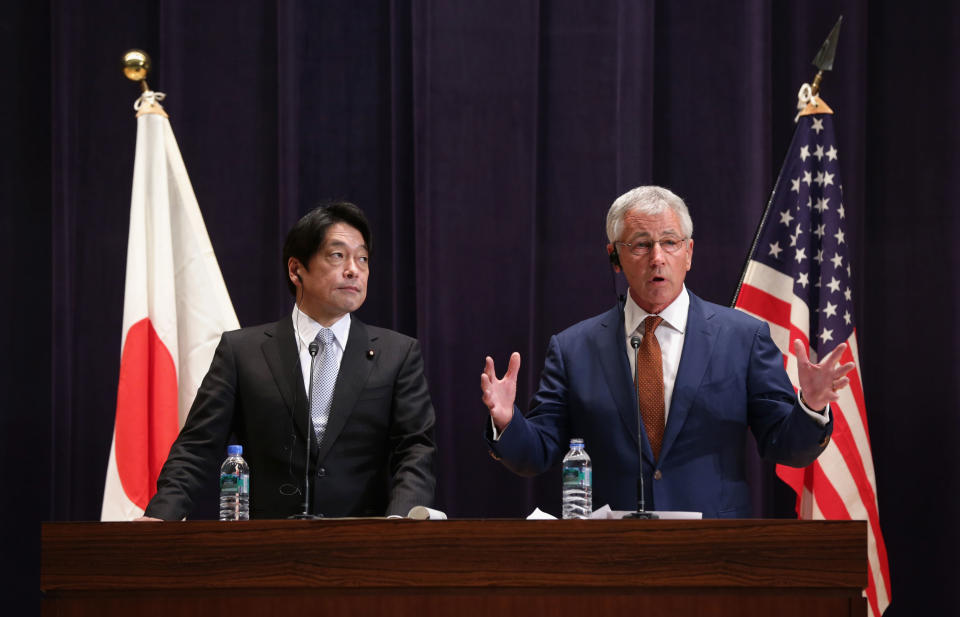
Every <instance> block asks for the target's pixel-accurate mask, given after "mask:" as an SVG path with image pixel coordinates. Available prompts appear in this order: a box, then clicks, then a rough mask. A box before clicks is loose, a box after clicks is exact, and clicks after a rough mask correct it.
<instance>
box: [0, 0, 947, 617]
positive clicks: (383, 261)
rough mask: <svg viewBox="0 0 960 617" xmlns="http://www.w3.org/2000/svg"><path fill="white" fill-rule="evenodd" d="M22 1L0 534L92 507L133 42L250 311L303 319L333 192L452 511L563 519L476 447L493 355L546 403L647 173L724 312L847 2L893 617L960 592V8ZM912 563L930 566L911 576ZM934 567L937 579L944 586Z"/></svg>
mask: <svg viewBox="0 0 960 617" xmlns="http://www.w3.org/2000/svg"><path fill="white" fill-rule="evenodd" d="M28 4H29V3H21V4H20V5H19V6H17V7H15V8H11V9H10V10H9V11H6V12H4V14H3V15H0V26H2V32H3V33H4V35H5V36H3V37H0V45H2V46H3V47H2V48H3V49H4V50H5V52H6V53H4V54H2V55H0V66H2V67H3V69H4V75H5V76H6V77H7V79H5V83H7V84H8V86H9V88H8V91H9V92H8V94H7V95H6V96H4V97H0V110H2V115H0V117H2V118H3V120H2V125H3V131H4V143H5V145H6V146H7V148H6V154H5V155H4V176H3V178H4V181H3V182H2V186H0V192H2V198H3V233H4V239H5V241H6V242H5V251H6V253H5V254H6V255H7V257H8V259H7V264H8V266H7V268H6V272H5V274H4V277H5V278H4V282H5V288H6V289H8V290H9V292H8V299H7V302H6V303H4V307H3V321H4V323H5V324H6V325H7V328H8V332H7V333H6V334H5V339H4V344H5V345H4V346H5V348H6V349H7V350H8V352H7V354H6V357H5V360H4V367H5V370H4V371H3V373H4V380H5V382H4V383H5V385H6V388H5V390H6V391H7V392H9V393H10V394H9V398H8V402H6V403H5V404H4V405H3V411H2V416H0V417H2V422H3V428H4V431H3V437H2V438H0V439H2V447H0V456H2V457H3V458H2V467H3V468H4V469H7V470H10V469H13V468H14V466H17V468H19V466H20V465H23V464H24V462H26V467H28V468H29V469H30V470H31V471H30V472H28V473H27V474H26V475H25V476H24V477H23V478H21V479H18V480H16V481H15V482H14V484H13V485H12V487H11V492H10V494H15V495H24V499H25V500H27V501H29V504H28V505H27V506H25V507H24V509H23V512H21V513H10V514H8V513H7V512H8V510H7V509H5V510H4V515H3V517H4V518H3V523H4V526H8V527H9V526H14V527H16V526H20V527H21V528H24V529H25V527H24V526H30V529H32V530H35V529H36V521H37V520H40V519H74V520H78V519H81V520H82V519H88V520H93V519H96V518H97V516H98V513H99V510H100V503H101V499H102V490H103V477H104V472H105V469H106V461H107V457H108V454H109V448H110V435H111V430H112V422H113V411H114V408H115V403H116V391H117V374H118V366H119V352H120V348H119V346H120V338H119V337H120V327H119V326H120V322H121V315H122V306H123V281H124V265H123V264H124V255H125V252H126V245H125V243H126V239H127V226H128V211H129V200H130V189H131V178H132V168H133V152H134V139H135V121H134V117H133V109H132V107H131V106H132V103H133V101H134V100H135V99H136V97H137V96H138V95H139V91H138V88H137V86H136V85H135V84H132V83H130V82H129V81H127V80H126V79H124V78H123V76H122V74H121V72H120V68H119V59H120V56H121V54H122V52H123V51H125V50H126V49H129V48H132V47H142V48H144V49H146V50H147V51H148V52H149V53H150V54H151V55H152V57H153V59H154V66H155V68H154V71H153V72H152V73H151V75H150V77H149V82H150V85H151V86H152V87H153V89H155V90H159V91H162V92H165V93H167V96H168V98H167V99H166V100H165V101H164V106H165V107H166V109H167V111H168V112H169V114H170V121H171V123H172V124H173V126H174V129H175V131H176V134H177V136H178V140H179V143H180V146H181V151H182V153H183V158H184V160H185V163H186V166H187V168H188V169H189V172H190V177H191V179H192V180H193V183H194V189H195V192H196V194H197V198H198V201H199V204H200V208H201V210H202V212H203V216H204V220H205V222H206V224H207V228H208V231H209V234H210V239H211V242H212V244H213V247H214V249H215V251H216V254H217V258H218V260H219V262H220V264H221V267H222V271H223V275H224V279H225V281H226V284H227V287H228V289H229V291H230V295H231V298H232V299H233V301H234V305H235V307H236V311H237V315H238V318H239V320H240V323H241V325H253V324H257V323H263V322H266V321H270V320H275V319H277V318H278V317H279V316H280V315H282V314H285V313H286V312H287V311H288V310H289V307H290V303H291V299H290V297H289V294H288V293H287V291H286V288H285V283H284V281H283V278H282V265H281V263H280V260H281V248H282V243H283V239H284V236H285V233H286V231H287V230H288V229H289V227H290V226H291V225H292V224H293V223H294V222H295V221H296V220H297V218H299V217H300V216H301V215H302V214H304V213H305V212H306V211H307V210H308V209H309V208H310V207H312V206H313V205H314V204H316V203H317V202H319V201H321V200H323V199H330V198H345V199H348V200H351V201H353V202H355V203H357V204H358V205H359V206H360V207H362V208H363V209H364V210H365V211H366V212H367V214H368V216H369V217H370V220H371V223H372V226H373V231H374V238H375V244H376V246H375V249H374V257H373V261H372V267H371V282H370V290H369V295H368V300H367V303H366V305H365V306H364V307H363V308H362V309H361V311H360V313H359V317H360V318H361V319H363V320H365V321H367V322H369V323H372V324H376V325H381V326H385V327H390V328H394V329H398V330H400V331H401V332H404V333H407V334H410V335H412V336H416V337H418V338H419V339H420V341H421V344H422V346H423V352H424V359H425V362H426V370H427V378H428V380H429V383H430V387H431V392H432V395H433V399H434V404H435V406H436V408H437V413H438V424H437V431H438V434H437V438H438V445H439V448H440V454H439V456H440V464H439V466H438V476H439V492H438V505H439V507H441V508H442V509H445V510H446V511H447V512H448V513H449V514H450V515H452V516H473V517H485V516H511V517H515V516H525V515H526V514H528V513H529V512H530V511H531V510H532V509H533V508H534V507H536V506H540V507H542V508H544V509H546V510H548V511H554V512H558V511H559V490H558V487H559V478H558V474H556V473H548V474H545V475H544V476H543V477H540V478H537V479H534V480H527V479H523V478H518V477H515V476H513V475H512V474H510V473H509V472H507V471H506V470H504V469H503V468H501V466H500V465H499V463H496V462H495V461H493V460H491V459H490V458H489V457H488V456H487V454H486V450H485V447H484V445H483V443H482V439H481V430H482V427H483V423H484V421H485V418H486V412H485V408H484V407H483V404H482V403H481V402H480V397H479V388H478V385H479V384H478V382H479V374H480V371H481V369H482V364H483V360H484V357H485V356H486V355H491V356H492V357H493V358H494V359H495V360H496V363H497V368H498V372H499V373H502V372H503V371H504V370H505V368H506V363H507V359H508V357H509V354H510V352H512V351H519V352H521V354H522V356H523V366H522V369H521V375H520V383H519V392H518V404H519V405H520V407H521V409H526V401H527V400H528V398H529V397H530V395H531V394H532V393H533V390H534V389H535V388H536V384H537V382H538V379H539V373H540V369H541V367H542V361H543V355H544V352H545V349H546V346H547V342H548V340H549V337H550V335H551V334H553V333H556V332H558V331H560V330H562V329H563V328H565V327H567V326H569V325H571V324H573V323H574V322H576V321H579V320H581V319H584V318H587V317H590V316H592V315H595V314H597V313H599V312H601V311H603V310H605V309H606V308H608V307H610V306H613V305H614V303H615V302H616V296H617V294H618V293H622V292H623V289H624V285H623V281H622V280H620V279H617V278H616V277H614V276H612V275H611V271H610V267H609V263H608V261H607V259H606V251H605V246H606V237H605V232H604V216H605V212H606V209H607V208H608V206H609V205H610V203H611V202H612V201H613V199H614V198H616V197H617V196H618V195H619V194H621V193H622V192H624V191H625V190H627V189H629V188H631V187H633V186H636V185H638V184H642V183H657V184H662V185H665V186H668V187H670V188H671V189H672V190H674V191H675V192H676V193H678V194H679V195H681V196H683V197H684V198H685V199H686V200H687V202H688V204H689V206H690V209H691V213H692V215H693V220H694V227H695V238H696V252H695V255H694V257H695V258H694V261H693V269H692V271H691V272H690V274H689V276H688V279H687V282H688V285H689V287H690V289H691V290H693V291H694V292H696V293H697V294H698V295H700V296H702V297H704V298H706V299H708V300H712V301H715V302H718V303H720V304H729V302H730V300H731V298H732V296H733V293H734V290H735V287H736V282H737V280H738V278H739V275H740V270H741V268H742V266H743V263H744V260H745V258H746V255H747V252H748V250H749V247H750V243H751V240H752V239H753V234H754V232H755V230H756V227H757V224H758V222H759V217H760V215H761V213H762V211H763V208H764V206H765V205H766V202H767V199H768V197H769V194H770V191H771V189H772V183H773V181H774V179H775V177H776V173H777V170H778V169H779V168H780V164H781V162H782V158H783V156H784V154H785V153H786V149H787V145H788V143H789V140H790V137H791V135H792V133H793V128H794V125H793V122H792V120H793V115H794V113H795V110H794V105H795V100H796V92H797V89H798V88H799V87H800V84H802V83H803V82H809V81H811V80H812V79H813V76H814V74H815V69H814V67H813V66H811V64H810V61H811V60H812V58H813V56H814V55H815V54H816V51H817V49H818V48H819V46H820V44H821V43H822V42H823V40H824V38H825V37H826V35H827V33H828V32H829V31H830V28H831V27H832V26H833V24H834V22H835V21H836V19H837V17H838V15H839V14H840V13H842V14H843V16H844V23H843V28H842V31H841V35H840V46H839V50H838V55H837V60H836V62H835V64H834V70H833V71H832V72H830V73H828V74H827V75H826V76H825V78H824V84H823V96H824V98H825V100H826V101H827V102H828V103H829V104H830V106H831V107H832V108H833V109H834V111H835V112H836V115H835V125H836V127H837V130H838V134H837V140H838V144H839V145H838V148H839V150H840V152H841V158H840V160H841V164H842V166H843V169H842V177H843V178H844V182H845V186H844V197H845V198H844V202H845V205H846V208H847V216H848V217H849V218H850V219H851V221H850V225H849V237H848V240H849V242H850V244H851V248H852V256H853V271H854V276H853V278H854V280H855V289H854V297H856V298H857V299H858V300H859V305H858V306H857V307H856V310H857V312H858V315H857V318H856V321H857V323H858V324H860V328H861V330H860V331H859V332H858V339H859V341H860V344H861V361H862V369H863V376H864V384H865V389H866V397H867V399H868V401H867V408H868V410H869V413H870V414H871V417H870V427H871V433H872V437H873V449H874V453H875V458H876V461H875V463H876V471H877V483H878V494H879V500H880V513H881V520H882V522H883V525H884V529H885V531H886V533H887V537H886V539H887V545H888V549H889V552H890V558H891V570H892V573H893V576H894V580H893V599H894V601H893V608H891V609H890V611H888V613H887V614H888V615H896V614H911V613H916V614H920V613H923V612H924V611H923V610H922V609H923V608H924V607H927V608H931V609H933V608H936V607H937V606H945V605H947V602H949V601H952V602H954V603H955V602H956V601H957V600H960V598H958V597H957V594H958V593H960V592H958V591H957V590H956V589H955V586H953V585H949V584H947V583H948V582H949V581H952V580H953V579H955V578H956V574H957V570H956V567H955V566H953V565H952V564H953V562H954V560H953V558H952V554H951V552H950V547H954V546H957V545H958V543H960V535H958V534H960V532H958V531H957V530H956V528H955V526H954V525H953V524H952V521H954V520H956V518H957V517H958V516H960V505H958V504H957V500H955V499H951V498H950V496H951V495H952V494H953V493H954V492H955V490H954V489H955V488H956V486H957V481H956V480H955V479H954V476H953V475H952V474H949V473H946V479H945V480H943V479H938V480H937V481H936V482H934V481H933V477H934V476H940V475H941V470H949V469H950V468H951V464H952V462H953V461H952V459H951V457H950V455H949V452H948V451H950V450H952V448H941V447H925V445H926V444H927V443H928V442H929V440H930V439H929V435H931V434H937V435H944V436H945V437H946V440H947V443H948V444H956V443H958V442H960V413H958V409H960V405H958V403H957V396H956V394H955V393H954V392H953V389H952V388H951V387H950V386H951V385H952V383H953V382H954V381H955V380H956V373H957V367H958V366H960V364H958V359H957V351H956V350H957V349H958V348H960V345H957V344H953V345H951V344H950V343H951V342H953V343H960V335H957V334H954V335H952V336H951V335H946V336H944V334H943V332H942V330H943V329H946V328H952V323H953V321H954V320H955V319H956V315H957V307H958V305H960V292H958V291H957V290H958V289H960V274H958V272H960V249H958V248H957V246H956V243H955V242H953V241H952V238H953V237H955V236H957V235H958V233H960V215H958V213H957V212H958V210H957V208H956V207H955V204H956V203H957V202H958V195H957V192H958V189H957V186H956V183H955V182H954V181H953V177H954V175H955V174H956V170H957V168H958V163H960V134H958V133H960V130H958V129H957V128H956V127H957V126H958V124H957V123H956V122H955V119H954V115H955V110H956V108H957V105H958V103H960V77H958V75H960V73H958V71H957V67H958V60H960V58H958V54H960V52H958V48H957V46H956V44H955V39H956V32H957V31H958V28H960V8H958V7H957V6H953V5H944V6H939V5H938V6H937V7H936V8H935V9H934V8H926V7H912V6H904V5H902V4H901V3H896V2H893V1H891V0H880V1H876V2H870V3H869V4H868V3H867V2H866V0H843V1H842V2H839V3H836V2H828V1H826V0H814V1H812V2H805V3H793V2H789V3H781V2H767V1H764V0H745V1H744V2H739V3H730V2H714V1H710V2H689V1H671V2H664V1H660V2H657V1H655V0H639V1H631V0H598V1H597V2H590V3H584V2H579V1H573V0H554V1H543V0H540V1H536V0H528V1H523V2H515V1H511V0H491V1H489V2H484V3H453V2H437V1H429V0H391V1H390V2H377V1H375V0H359V1H347V0H335V1H331V2H322V3H318V2H309V1H307V0H291V1H290V2H279V3H275V2H268V1H265V0H258V1H253V2H244V3H240V4H237V3H227V2H211V3H195V2H185V1H180V0H166V1H157V0H153V1H150V2H145V3H140V4H135V5H124V6H123V9H122V10H118V8H117V5H116V3H114V2H111V1H108V0H90V1H88V2H85V3H84V4H83V6H82V8H81V7H79V6H75V5H74V4H73V3H68V2H62V0H54V1H51V2H47V3H43V2H41V3H33V4H29V6H28ZM941 246H943V248H942V249H941ZM941 253H945V256H941ZM918 306H919V307H920V310H919V311H916V309H915V307H918ZM904 309H907V310H910V311H911V312H914V311H916V312H918V313H919V314H918V315H917V317H916V322H917V323H916V325H915V326H913V327H912V328H911V329H910V331H909V332H901V331H899V330H897V329H896V328H895V327H894V323H895V321H894V320H899V319H900V318H901V316H902V315H903V313H904ZM941 340H943V341H944V342H941ZM905 418H906V420H905ZM911 444H914V445H911ZM916 444H920V445H916ZM588 450H589V447H588ZM907 461H909V462H910V463H909V465H908V464H907V463H906V462H907ZM54 469H56V470H57V471H56V473H54V472H53V470H54ZM254 473H255V470H254ZM751 474H753V475H755V476H756V477H757V479H758V481H757V483H755V488H756V495H755V502H756V505H757V509H758V514H777V513H780V512H781V510H780V509H778V505H777V504H778V499H777V495H776V486H778V485H777V484H776V483H772V482H771V478H770V477H769V474H767V467H766V465H765V464H763V463H761V462H759V461H757V460H753V461H752V462H751ZM788 499H789V498H788ZM597 505H598V506H599V505H602V504H597ZM925 505H929V506H931V508H930V510H929V511H931V512H932V513H931V514H930V515H929V516H930V521H929V523H924V524H923V525H917V522H916V517H915V510H914V508H916V507H918V506H921V507H922V506H925ZM786 509H787V510H789V504H788V507H787V508H786ZM210 511H211V512H212V508H211V510H210ZM29 533H33V531H30V532H29ZM35 548H36V544H34V546H33V547H32V548H24V549H23V552H22V555H23V559H24V560H25V563H27V565H28V567H27V568H26V570H25V572H27V573H28V574H25V575H24V576H35V574H36V572H38V568H39V557H38V553H36V552H34V549H35ZM921 549H922V551H921V552H916V551H920V550H921ZM915 552H916V555H914V553H915ZM912 555H914V556H916V557H918V559H919V557H920V555H922V556H923V559H919V563H916V564H914V565H911V566H907V564H908V563H914V560H913V559H912ZM951 577H952V578H951ZM32 581H33V579H30V580H27V581H26V582H24V583H23V585H21V586H22V587H24V588H25V589H28V590H29V589H34V588H35V587H36V586H35V585H34V584H33V582H32ZM931 581H933V582H937V581H943V582H944V584H943V585H939V586H936V588H937V591H935V592H931V591H930V585H929V583H930V582H931ZM25 593H27V592H25ZM31 598H32V599H33V600H35V597H33V596H31ZM901 602H902V603H903V606H905V607H909V608H910V609H912V610H911V611H907V609H906V608H903V609H900V608H899V607H898V604H900V603H901ZM897 610H902V611H907V612H902V613H897V612H896V611H897ZM927 612H932V611H927Z"/></svg>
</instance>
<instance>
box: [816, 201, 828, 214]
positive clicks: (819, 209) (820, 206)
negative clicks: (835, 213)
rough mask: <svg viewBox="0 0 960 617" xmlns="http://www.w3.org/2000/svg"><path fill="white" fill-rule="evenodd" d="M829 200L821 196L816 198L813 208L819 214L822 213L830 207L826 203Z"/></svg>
mask: <svg viewBox="0 0 960 617" xmlns="http://www.w3.org/2000/svg"><path fill="white" fill-rule="evenodd" d="M829 202H830V198H829V197H821V198H819V199H818V200H817V204H816V205H815V206H814V209H816V211H817V212H819V213H820V214H823V213H824V212H826V211H827V210H829V209H830V208H829V207H827V204H828V203H829Z"/></svg>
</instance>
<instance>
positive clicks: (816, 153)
mask: <svg viewBox="0 0 960 617" xmlns="http://www.w3.org/2000/svg"><path fill="white" fill-rule="evenodd" d="M813 156H815V157H817V160H818V161H822V160H823V146H821V145H820V144H817V149H816V150H815V151H814V152H813Z"/></svg>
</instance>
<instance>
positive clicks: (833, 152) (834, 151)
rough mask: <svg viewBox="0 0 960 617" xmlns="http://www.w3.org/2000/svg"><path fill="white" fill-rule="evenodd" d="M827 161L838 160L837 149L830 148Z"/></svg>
mask: <svg viewBox="0 0 960 617" xmlns="http://www.w3.org/2000/svg"><path fill="white" fill-rule="evenodd" d="M827 160H830V161H835V160H837V149H836V148H834V147H833V146H830V149H829V150H827Z"/></svg>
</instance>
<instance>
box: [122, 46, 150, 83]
mask: <svg viewBox="0 0 960 617" xmlns="http://www.w3.org/2000/svg"><path fill="white" fill-rule="evenodd" d="M149 71H150V56H148V55H147V52H145V51H142V50H140V49H131V50H129V51H127V52H125V53H124V54H123V74H124V75H126V76H127V79H129V80H131V81H140V82H144V81H146V79H147V73H148V72H149Z"/></svg>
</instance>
